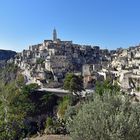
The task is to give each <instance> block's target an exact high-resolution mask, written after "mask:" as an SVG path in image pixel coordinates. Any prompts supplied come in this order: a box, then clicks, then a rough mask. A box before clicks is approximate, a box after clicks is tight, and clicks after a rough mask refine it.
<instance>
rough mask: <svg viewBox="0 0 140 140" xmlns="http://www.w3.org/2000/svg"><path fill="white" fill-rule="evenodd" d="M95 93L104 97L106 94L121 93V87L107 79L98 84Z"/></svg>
mask: <svg viewBox="0 0 140 140" xmlns="http://www.w3.org/2000/svg"><path fill="white" fill-rule="evenodd" d="M95 92H96V93H97V94H99V95H103V94H104V93H106V92H109V93H111V94H114V93H118V92H120V87H119V86H118V84H117V83H114V84H113V83H112V80H109V79H107V80H105V81H103V82H99V81H97V82H96V86H95Z"/></svg>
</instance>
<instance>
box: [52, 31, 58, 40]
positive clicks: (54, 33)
mask: <svg viewBox="0 0 140 140" xmlns="http://www.w3.org/2000/svg"><path fill="white" fill-rule="evenodd" d="M56 40H57V32H56V29H55V28H54V30H53V41H56Z"/></svg>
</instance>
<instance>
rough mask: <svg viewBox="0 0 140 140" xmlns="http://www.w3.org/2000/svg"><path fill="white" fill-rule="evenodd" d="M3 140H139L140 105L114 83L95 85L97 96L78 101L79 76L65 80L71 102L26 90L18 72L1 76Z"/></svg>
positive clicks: (11, 70)
mask: <svg viewBox="0 0 140 140" xmlns="http://www.w3.org/2000/svg"><path fill="white" fill-rule="evenodd" d="M0 78H1V81H0V140H20V139H23V138H25V137H30V136H32V135H35V134H37V133H44V132H45V133H46V134H70V135H71V137H72V138H73V140H124V139H126V140H133V139H135V140H139V139H140V136H139V133H140V127H139V126H140V119H139V118H140V104H139V102H137V103H136V102H134V101H133V100H131V98H130V96H127V95H125V94H121V93H120V88H119V86H118V85H117V84H116V83H115V84H112V81H111V80H106V81H104V82H97V83H96V89H95V94H93V95H91V96H87V97H85V98H83V97H81V96H80V93H81V91H82V90H84V89H83V82H82V77H81V76H76V75H74V74H72V73H69V74H67V75H66V78H65V81H64V88H65V89H67V90H69V91H70V92H71V93H74V94H75V95H77V96H75V95H74V94H70V95H68V96H63V97H58V96H57V95H54V94H51V93H48V92H41V91H38V90H37V89H38V88H39V86H38V85H37V84H30V85H25V81H24V76H23V75H22V74H21V73H20V71H19V69H18V67H17V66H15V65H13V64H10V65H8V66H7V67H6V68H5V69H2V70H1V71H0Z"/></svg>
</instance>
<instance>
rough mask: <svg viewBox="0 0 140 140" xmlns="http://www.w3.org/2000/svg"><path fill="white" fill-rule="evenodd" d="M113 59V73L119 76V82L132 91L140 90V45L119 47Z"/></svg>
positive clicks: (123, 88)
mask: <svg viewBox="0 0 140 140" xmlns="http://www.w3.org/2000/svg"><path fill="white" fill-rule="evenodd" d="M112 57H113V59H112V61H111V66H112V71H111V72H112V73H114V75H115V76H116V77H117V81H118V84H119V85H120V87H121V89H122V90H124V91H129V92H130V93H134V92H139V91H140V45H138V46H135V47H129V48H128V49H122V48H119V49H117V50H116V52H115V53H114V54H113V56H112Z"/></svg>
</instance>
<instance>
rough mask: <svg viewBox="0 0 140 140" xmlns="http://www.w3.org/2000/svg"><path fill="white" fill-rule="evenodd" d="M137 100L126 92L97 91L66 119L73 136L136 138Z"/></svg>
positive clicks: (102, 139)
mask: <svg viewBox="0 0 140 140" xmlns="http://www.w3.org/2000/svg"><path fill="white" fill-rule="evenodd" d="M139 118H140V104H139V103H135V104H134V103H132V101H131V100H130V98H129V97H128V96H122V95H120V94H114V95H112V94H110V93H106V94H103V95H102V96H100V95H98V94H96V95H95V96H93V98H92V100H91V101H89V102H87V103H85V104H84V105H83V106H82V108H81V109H80V110H79V111H78V113H77V115H76V116H75V117H74V119H73V120H72V121H70V123H69V125H68V126H69V131H70V135H71V137H72V138H73V140H124V139H127V140H134V139H135V140H139V139H140V135H139V134H140V127H139V126H140V119H139Z"/></svg>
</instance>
